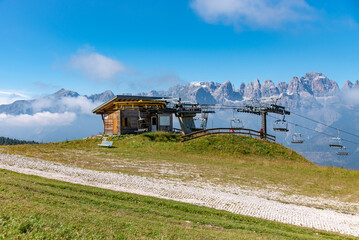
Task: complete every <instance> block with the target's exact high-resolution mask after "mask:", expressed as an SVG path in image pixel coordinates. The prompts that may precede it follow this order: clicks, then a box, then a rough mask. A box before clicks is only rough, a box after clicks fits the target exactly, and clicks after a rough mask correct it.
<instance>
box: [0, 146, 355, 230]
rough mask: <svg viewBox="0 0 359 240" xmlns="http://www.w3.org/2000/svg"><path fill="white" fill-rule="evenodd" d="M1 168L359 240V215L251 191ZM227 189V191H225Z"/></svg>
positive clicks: (34, 164)
mask: <svg viewBox="0 0 359 240" xmlns="http://www.w3.org/2000/svg"><path fill="white" fill-rule="evenodd" d="M0 168H1V169H6V170H9V171H14V172H19V173H24V174H31V175H37V176H41V177H45V178H50V179H57V180H61V181H66V182H71V183H77V184H82V185H88V186H94V187H99V188H105V189H111V190H115V191H122V192H129V193H136V194H141V195H147V196H153V197H158V198H165V199H171V200H175V201H180V202H186V203H191V204H196V205H201V206H206V207H212V208H216V209H220V210H226V211H229V212H232V213H238V214H242V215H247V216H252V217H257V218H263V219H268V220H273V221H277V222H282V223H288V224H293V225H297V226H303V227H309V228H315V229H319V230H325V231H332V232H338V233H342V234H348V235H353V236H357V237H359V215H358V214H355V215H351V214H345V213H339V212H336V211H333V210H323V209H316V208H311V207H306V206H298V205H295V204H285V203H282V202H278V201H274V200H268V199H267V198H265V197H258V195H257V194H251V193H250V191H248V190H243V191H242V190H241V189H236V190H235V191H234V190H233V191H229V190H228V189H226V191H223V190H221V186H213V185H209V184H204V183H198V182H197V183H196V182H190V183H188V182H179V181H169V180H161V179H153V178H146V177H140V176H133V175H127V174H119V173H110V172H100V171H93V170H87V169H81V168H75V167H69V166H66V165H64V164H60V163H54V162H48V161H44V160H40V159H34V158H27V157H23V156H16V155H8V154H1V153H0ZM222 188H223V187H222Z"/></svg>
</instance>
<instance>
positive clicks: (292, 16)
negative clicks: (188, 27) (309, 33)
mask: <svg viewBox="0 0 359 240" xmlns="http://www.w3.org/2000/svg"><path fill="white" fill-rule="evenodd" d="M191 7H192V8H193V9H194V10H195V11H196V12H197V14H198V15H199V16H200V17H202V18H203V19H204V20H205V21H206V22H207V23H212V24H215V23H223V24H226V25H234V26H235V27H237V28H248V27H249V28H269V29H277V28H281V27H283V26H284V25H286V24H288V23H296V22H301V21H310V20H313V18H314V17H315V12H316V10H315V9H314V8H312V7H311V6H309V5H308V4H307V3H306V1H305V0H193V1H192V2H191Z"/></svg>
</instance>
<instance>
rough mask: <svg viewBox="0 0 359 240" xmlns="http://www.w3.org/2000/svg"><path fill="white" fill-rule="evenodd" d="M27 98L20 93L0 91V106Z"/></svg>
mask: <svg viewBox="0 0 359 240" xmlns="http://www.w3.org/2000/svg"><path fill="white" fill-rule="evenodd" d="M28 98H29V97H28V96H26V95H25V94H22V93H18V92H13V91H4V90H0V104H10V103H12V102H14V101H16V100H20V99H28Z"/></svg>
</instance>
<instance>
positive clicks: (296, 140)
mask: <svg viewBox="0 0 359 240" xmlns="http://www.w3.org/2000/svg"><path fill="white" fill-rule="evenodd" d="M292 143H304V138H303V135H302V134H301V133H294V134H293V135H292Z"/></svg>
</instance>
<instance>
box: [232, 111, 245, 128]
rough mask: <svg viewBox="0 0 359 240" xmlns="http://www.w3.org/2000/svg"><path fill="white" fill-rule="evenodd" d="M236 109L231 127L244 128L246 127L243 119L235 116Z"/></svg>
mask: <svg viewBox="0 0 359 240" xmlns="http://www.w3.org/2000/svg"><path fill="white" fill-rule="evenodd" d="M234 111H235V109H233V117H232V120H231V128H243V127H244V124H243V121H242V120H241V119H239V118H235V117H234Z"/></svg>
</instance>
